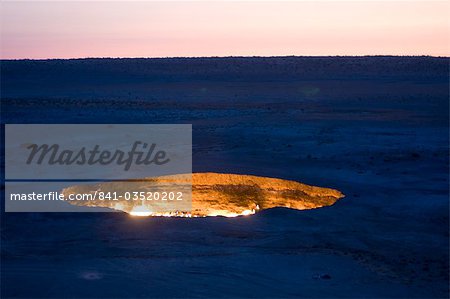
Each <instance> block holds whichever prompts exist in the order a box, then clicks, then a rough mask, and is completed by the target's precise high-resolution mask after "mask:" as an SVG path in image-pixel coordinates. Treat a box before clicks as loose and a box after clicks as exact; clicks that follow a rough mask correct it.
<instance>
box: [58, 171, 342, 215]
mask: <svg viewBox="0 0 450 299" xmlns="http://www.w3.org/2000/svg"><path fill="white" fill-rule="evenodd" d="M191 182H192V197H190V198H189V205H185V206H183V205H181V206H180V205H176V208H171V209H166V210H161V209H160V208H161V206H163V205H164V204H166V205H167V203H169V202H170V201H171V200H172V201H173V202H176V199H175V198H172V199H171V200H167V199H166V201H163V200H161V199H159V200H150V201H149V200H133V199H130V198H128V199H127V200H124V199H123V198H122V200H111V199H109V200H82V201H81V200H71V201H68V202H69V203H70V204H73V205H78V206H91V207H105V208H110V209H114V210H120V211H123V212H126V213H129V214H130V215H134V216H179V217H205V216H225V217H235V216H240V215H251V214H255V213H257V212H258V211H260V210H265V209H271V208H276V207H284V208H289V209H296V210H308V209H316V208H321V207H325V206H331V205H333V204H334V203H335V202H336V201H338V200H339V199H341V198H343V197H344V195H343V194H342V193H341V192H340V191H338V190H335V189H331V188H323V187H316V186H311V185H306V184H303V183H300V182H296V181H290V180H283V179H277V178H269V177H259V176H253V175H240V174H224V173H211V172H208V173H193V174H192V175H191V174H189V175H169V176H161V177H152V178H145V179H141V180H134V181H129V182H128V181H127V182H106V183H99V184H89V185H77V186H72V187H68V188H66V189H64V190H63V191H62V193H63V195H64V196H65V197H66V198H69V196H70V195H71V194H72V195H76V194H93V193H94V192H99V191H100V192H104V193H106V192H109V193H113V192H116V193H115V194H116V195H117V194H124V192H127V191H126V190H129V189H130V184H132V186H133V187H132V189H133V191H134V192H148V190H158V188H159V189H160V190H166V191H167V190H168V189H167V188H168V186H170V189H172V190H179V189H180V188H181V187H184V188H186V187H187V186H189V191H190V188H191V186H190V183H191ZM155 186H157V187H155ZM155 188H156V189H155Z"/></svg>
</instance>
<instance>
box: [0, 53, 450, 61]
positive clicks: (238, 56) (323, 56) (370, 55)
mask: <svg viewBox="0 0 450 299" xmlns="http://www.w3.org/2000/svg"><path fill="white" fill-rule="evenodd" d="M294 57H295V58H327V57H329V58H346V57H348V58H350V57H354V58H364V57H366V58H369V57H417V58H419V57H429V58H450V56H444V55H429V54H423V55H408V54H405V55H393V54H368V55H274V56H263V55H253V56H247V55H236V56H234V55H229V56H153V57H151V56H147V57H144V56H135V57H125V56H122V57H120V56H116V57H114V56H103V57H100V56H93V57H89V56H88V57H68V58H0V61H23V60H33V61H43V60H87V59H204V58H294Z"/></svg>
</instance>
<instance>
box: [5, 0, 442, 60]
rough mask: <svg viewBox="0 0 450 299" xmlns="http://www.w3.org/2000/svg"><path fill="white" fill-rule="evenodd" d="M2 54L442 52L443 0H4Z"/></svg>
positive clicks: (431, 53) (145, 55)
mask: <svg viewBox="0 0 450 299" xmlns="http://www.w3.org/2000/svg"><path fill="white" fill-rule="evenodd" d="M0 5H1V11H0V17H1V39H0V42H1V44H0V48H1V58H3V59H10V58H79V57H172V56H253V55H256V56H274V55H387V54H390V55H433V56H449V35H450V32H449V11H450V5H449V2H448V1H441V2H435V1H420V2H412V1H399V2H394V1H376V2H369V1H358V2H356V1H354V2H341V1H322V2H308V1H298V2H275V1H273V2H267V1H266V2H257V1H247V2H228V1H214V2H206V1H196V2H155V1H146V2H142V1H141V2H130V1H103V2H68V1H60V2H54V1H53V2H36V1H33V2H18V1H8V2H5V1H2V3H1V4H0Z"/></svg>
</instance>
